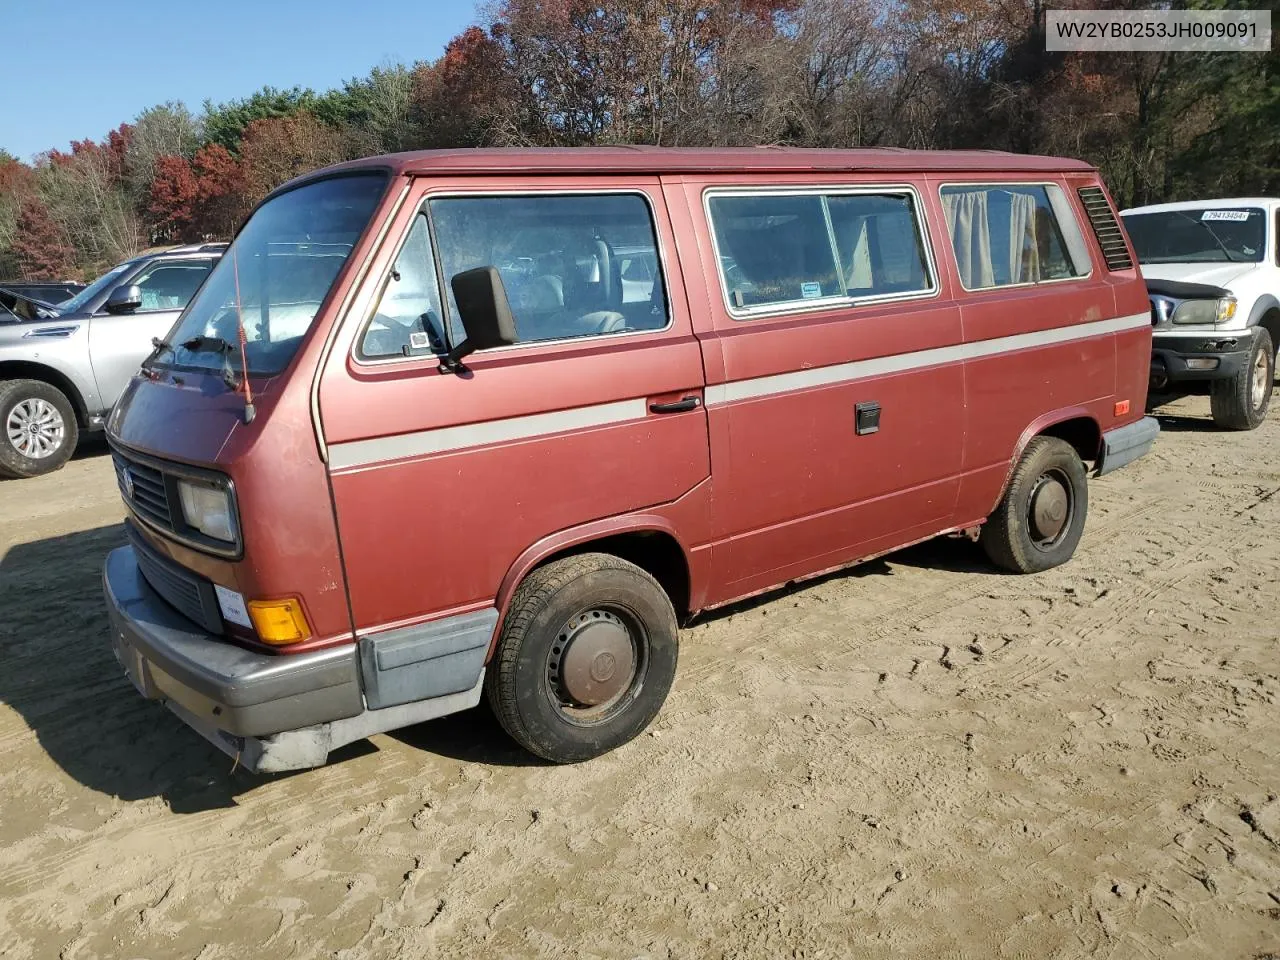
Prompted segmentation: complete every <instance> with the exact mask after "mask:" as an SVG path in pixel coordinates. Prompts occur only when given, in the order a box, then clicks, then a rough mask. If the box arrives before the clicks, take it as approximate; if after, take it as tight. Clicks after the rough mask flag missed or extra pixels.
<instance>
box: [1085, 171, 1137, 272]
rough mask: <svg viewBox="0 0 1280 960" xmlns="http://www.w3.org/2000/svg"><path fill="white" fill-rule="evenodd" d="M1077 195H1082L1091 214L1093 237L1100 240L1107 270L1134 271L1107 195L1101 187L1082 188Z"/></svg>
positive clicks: (1088, 212)
mask: <svg viewBox="0 0 1280 960" xmlns="http://www.w3.org/2000/svg"><path fill="white" fill-rule="evenodd" d="M1077 193H1079V194H1080V202H1081V203H1083V204H1084V209H1085V212H1086V213H1087V214H1089V223H1090V224H1091V225H1092V226H1093V235H1094V236H1095V237H1097V238H1098V246H1100V247H1101V248H1102V256H1103V257H1104V258H1105V259H1106V261H1107V269H1108V270H1131V269H1133V260H1132V259H1131V258H1130V257H1129V251H1128V249H1127V248H1126V247H1125V244H1124V233H1123V231H1121V229H1120V224H1119V223H1117V222H1116V215H1115V214H1114V213H1112V212H1111V204H1109V203H1107V195H1106V194H1105V193H1103V192H1102V189H1101V188H1099V187H1081V188H1080V189H1079V190H1078V191H1077Z"/></svg>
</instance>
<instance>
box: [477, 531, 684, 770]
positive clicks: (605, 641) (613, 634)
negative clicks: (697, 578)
mask: <svg viewBox="0 0 1280 960" xmlns="http://www.w3.org/2000/svg"><path fill="white" fill-rule="evenodd" d="M677 646H678V628H677V626H676V615H675V610H674V609H673V608H672V606H671V601H670V599H668V597H667V595H666V593H665V592H663V590H662V587H661V586H659V584H658V582H657V581H656V580H655V579H654V578H653V577H651V576H650V575H649V574H648V573H646V572H645V571H644V570H642V569H640V568H639V567H637V566H636V565H635V564H632V563H628V562H627V561H625V560H622V559H620V558H618V557H614V556H611V555H609V554H603V553H588V554H582V555H580V556H575V557H566V558H564V559H563V560H556V561H553V562H551V563H549V564H547V565H546V566H545V567H540V568H539V569H537V570H535V571H534V572H533V573H531V574H530V575H529V577H528V578H527V579H526V580H525V581H524V583H522V584H521V585H520V587H519V589H518V590H517V591H516V595H515V597H514V598H513V599H512V602H511V607H510V609H509V610H508V612H507V617H506V621H505V623H504V625H503V629H502V635H501V637H500V638H499V640H498V649H497V652H496V653H495V654H494V658H493V662H492V663H491V664H490V665H489V670H488V675H487V677H486V680H485V687H486V694H487V695H488V699H489V704H490V706H491V707H492V708H493V712H494V713H495V714H496V715H497V717H498V720H499V722H500V723H501V724H502V726H503V729H505V730H506V731H507V733H509V734H510V735H511V737H512V738H513V739H515V740H516V741H517V742H518V743H519V744H520V745H521V746H522V747H524V748H525V749H526V750H528V751H529V752H530V753H534V754H537V755H538V756H540V757H543V758H544V759H546V760H551V761H553V762H555V763H576V762H578V761H580V760H589V759H591V758H592V757H597V756H599V755H600V754H603V753H607V752H608V751H610V750H613V749H614V748H616V747H619V746H621V745H622V744H624V743H626V742H627V741H628V740H631V739H632V738H633V737H635V736H636V735H637V734H639V733H640V732H641V731H642V730H644V728H645V727H647V726H648V725H649V723H650V721H652V720H653V718H654V717H655V716H656V715H657V713H658V710H659V709H660V708H661V707H662V704H663V701H665V700H666V697H667V691H668V690H670V689H671V681H672V680H673V679H674V677H675V670H676V654H677Z"/></svg>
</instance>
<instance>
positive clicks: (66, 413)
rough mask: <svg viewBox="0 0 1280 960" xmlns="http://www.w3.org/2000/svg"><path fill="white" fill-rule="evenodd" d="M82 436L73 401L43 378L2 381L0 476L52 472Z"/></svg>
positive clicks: (0, 391)
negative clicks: (80, 435)
mask: <svg viewBox="0 0 1280 960" xmlns="http://www.w3.org/2000/svg"><path fill="white" fill-rule="evenodd" d="M78 438H79V427H78V425H77V424H76V413H75V410H74V408H72V406H71V401H70V400H68V399H67V397H66V394H64V393H63V392H62V391H61V390H59V389H58V388H57V387H54V386H51V385H49V384H47V383H45V382H44V381H42V380H7V381H4V382H0V476H6V477H37V476H39V475H40V474H42V473H52V472H53V471H54V470H57V469H58V468H59V467H61V466H62V465H63V464H64V463H66V462H67V460H68V459H69V458H70V457H71V454H72V453H73V452H74V451H75V449H76V441H77V439H78Z"/></svg>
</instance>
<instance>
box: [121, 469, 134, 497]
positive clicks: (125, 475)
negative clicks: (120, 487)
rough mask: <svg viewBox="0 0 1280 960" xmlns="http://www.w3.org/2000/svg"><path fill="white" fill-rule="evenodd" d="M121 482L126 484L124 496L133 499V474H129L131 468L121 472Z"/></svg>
mask: <svg viewBox="0 0 1280 960" xmlns="http://www.w3.org/2000/svg"><path fill="white" fill-rule="evenodd" d="M120 482H121V483H122V484H124V495H125V496H126V497H128V498H129V499H130V500H132V499H133V474H132V473H130V472H129V468H128V467H125V468H124V469H123V470H122V471H120Z"/></svg>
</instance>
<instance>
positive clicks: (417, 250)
mask: <svg viewBox="0 0 1280 960" xmlns="http://www.w3.org/2000/svg"><path fill="white" fill-rule="evenodd" d="M386 283H387V285H386V286H385V287H384V288H383V290H382V296H381V297H379V299H378V309H377V310H376V311H374V315H373V319H372V320H370V321H369V325H368V326H367V327H365V331H364V336H363V337H362V338H361V340H360V355H361V356H362V357H365V358H367V359H378V358H382V357H400V356H408V355H411V354H413V353H416V352H419V351H423V350H426V351H430V352H434V353H444V352H446V347H445V336H444V323H443V320H442V317H443V316H444V312H443V311H442V310H441V309H440V287H439V285H438V284H437V282H436V263H435V259H434V258H433V257H432V256H431V228H430V226H429V225H428V224H427V215H426V214H425V213H419V214H418V215H417V216H416V217H415V218H414V220H413V226H412V227H410V228H409V236H408V237H407V238H406V239H405V243H404V246H403V247H401V248H400V253H399V254H398V255H397V257H396V262H395V266H394V267H392V269H391V274H390V275H389V276H388V277H387V281H386Z"/></svg>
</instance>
